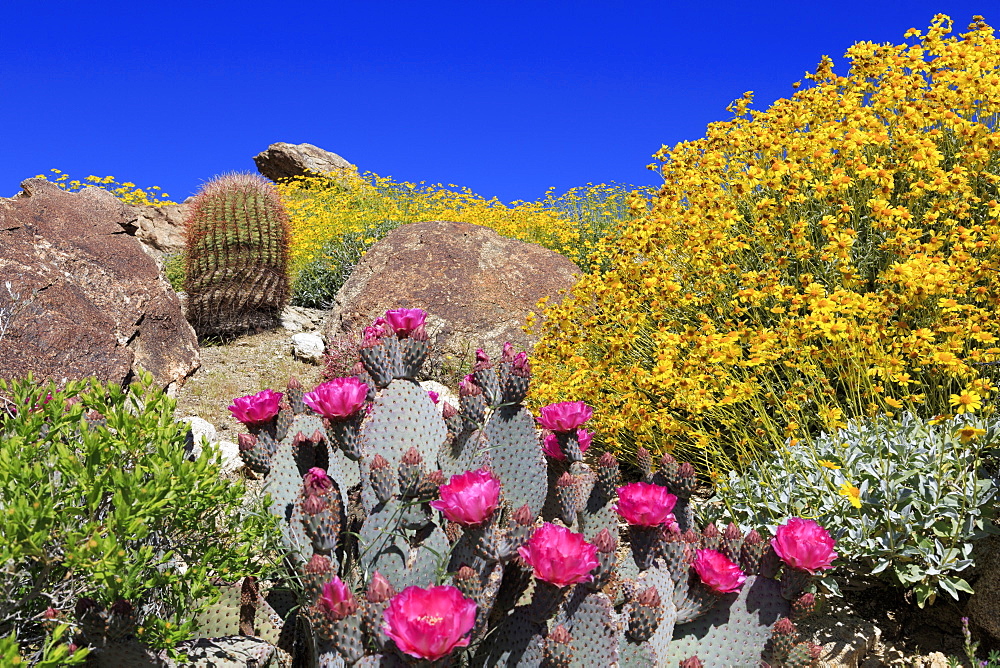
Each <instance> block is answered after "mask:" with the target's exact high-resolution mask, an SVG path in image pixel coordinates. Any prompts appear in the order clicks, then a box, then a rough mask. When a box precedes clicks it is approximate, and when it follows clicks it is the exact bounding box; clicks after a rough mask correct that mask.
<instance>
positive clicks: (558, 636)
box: [548, 624, 573, 645]
mask: <svg viewBox="0 0 1000 668" xmlns="http://www.w3.org/2000/svg"><path fill="white" fill-rule="evenodd" d="M572 639H573V637H572V636H571V635H570V634H569V631H567V630H566V627H565V626H563V625H562V624H558V625H557V626H556V627H555V628H554V629H552V633H550V634H549V635H548V640H549V642H557V643H561V644H563V645H568V644H569V642H570V641H571V640H572Z"/></svg>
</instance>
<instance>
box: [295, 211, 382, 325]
mask: <svg viewBox="0 0 1000 668" xmlns="http://www.w3.org/2000/svg"><path fill="white" fill-rule="evenodd" d="M400 224H401V223H399V222H398V221H393V220H384V221H382V222H380V223H377V224H375V225H372V226H371V227H368V228H366V229H364V230H361V231H355V232H345V233H344V234H343V236H340V237H338V238H336V239H333V240H331V241H328V242H327V243H325V244H324V245H323V248H322V250H320V252H319V253H318V254H317V256H316V258H315V259H314V260H312V261H311V262H309V263H308V264H306V265H305V266H304V267H303V268H302V270H301V271H300V272H299V273H298V274H297V275H296V277H295V281H294V282H293V284H292V304H294V305H295V306H304V307H306V308H323V309H326V308H330V306H331V305H333V299H334V297H336V296H337V292H339V291H340V288H341V287H342V286H343V285H344V283H346V282H347V279H348V278H350V276H351V272H352V271H354V268H355V267H356V266H358V262H360V261H361V258H362V257H363V256H364V254H365V252H366V251H367V250H368V249H369V248H370V247H371V246H372V244H374V243H375V242H376V241H378V240H379V239H381V238H383V237H384V236H385V235H387V234H388V233H389V232H391V231H392V230H394V229H396V228H397V227H399V226H400Z"/></svg>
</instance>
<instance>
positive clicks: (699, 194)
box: [532, 15, 1000, 472]
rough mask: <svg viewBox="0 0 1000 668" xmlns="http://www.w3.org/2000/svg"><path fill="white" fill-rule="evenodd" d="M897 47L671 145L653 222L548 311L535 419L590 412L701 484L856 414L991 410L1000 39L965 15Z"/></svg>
mask: <svg viewBox="0 0 1000 668" xmlns="http://www.w3.org/2000/svg"><path fill="white" fill-rule="evenodd" d="M906 37H907V38H915V39H913V40H911V42H912V43H909V44H902V45H888V44H873V43H868V42H866V43H858V44H855V45H854V46H853V47H851V49H850V50H849V51H848V52H847V57H848V58H849V59H850V61H851V68H850V72H849V74H848V75H847V76H838V75H836V74H834V72H833V69H832V63H831V61H830V59H828V58H824V59H823V61H822V62H821V63H820V65H819V68H818V69H817V71H816V72H815V74H809V75H807V78H808V79H809V80H810V81H811V84H810V85H808V86H806V87H803V88H802V89H800V90H798V91H797V92H796V93H795V94H794V95H793V97H792V98H791V99H780V100H778V101H777V102H775V103H774V104H773V105H772V106H771V107H770V108H769V109H767V110H766V111H763V112H759V111H751V112H748V111H747V109H748V105H749V103H750V100H751V96H750V94H747V95H745V96H744V97H743V98H742V99H741V100H738V101H737V102H735V103H734V104H733V105H732V106H731V107H730V108H729V110H730V111H731V112H732V113H733V115H734V117H733V119H732V120H730V121H728V122H720V123H713V124H711V125H709V126H708V128H707V132H706V136H705V138H703V139H699V140H696V141H688V142H682V143H680V144H678V145H677V146H675V147H674V148H673V149H667V148H666V147H664V149H663V150H661V151H660V152H659V153H658V154H657V158H658V159H659V161H660V163H662V164H660V165H659V167H658V169H659V171H660V172H661V174H662V176H663V178H664V180H665V183H664V185H663V187H662V189H661V190H660V191H659V194H658V195H657V196H656V198H655V199H654V203H653V207H652V210H651V211H650V212H649V213H648V215H645V216H643V217H642V218H640V219H638V220H636V221H634V222H633V223H631V224H630V225H628V226H626V227H625V228H624V229H623V231H621V232H620V233H618V234H615V235H612V236H611V237H609V238H608V239H606V240H605V241H604V242H602V243H601V244H600V247H599V248H598V250H597V256H599V257H603V258H604V260H605V262H606V267H607V269H606V270H604V271H599V272H596V273H595V274H593V275H590V276H586V277H584V278H583V279H582V280H581V281H580V282H579V284H578V285H577V286H576V287H575V288H574V289H573V292H572V295H570V297H569V298H567V299H566V300H565V301H563V302H562V303H561V304H559V305H557V306H554V307H550V308H548V309H547V310H546V313H545V315H546V321H545V322H544V324H543V325H542V327H541V332H542V335H543V338H542V340H541V342H540V343H539V345H538V347H537V348H536V350H535V353H534V357H533V364H534V369H535V374H534V381H533V391H532V400H533V401H534V403H535V405H540V404H545V403H549V402H553V401H560V400H567V399H582V400H585V401H587V403H589V404H590V405H592V406H593V407H594V408H595V416H594V420H595V422H596V431H597V432H598V433H599V434H601V435H603V437H604V438H605V443H604V444H603V445H604V447H605V448H606V449H609V450H612V451H615V452H618V453H620V454H624V455H626V456H628V455H631V454H634V451H635V448H636V447H637V446H638V445H645V446H646V447H648V448H650V449H651V450H653V451H654V452H656V453H662V452H667V451H674V450H675V451H678V453H679V454H680V455H683V457H685V458H693V459H696V460H700V461H702V462H703V463H705V464H707V465H708V467H709V470H712V471H715V472H718V471H719V469H722V468H730V467H736V466H739V465H740V463H741V462H743V461H746V458H748V457H751V456H752V455H754V454H755V453H760V452H763V451H768V450H772V449H774V448H775V447H778V446H779V444H782V443H784V442H786V440H787V439H792V440H793V441H794V440H797V439H808V438H811V437H813V436H815V435H816V434H817V433H819V432H820V431H824V430H825V431H828V432H829V431H832V430H833V429H835V428H836V427H839V426H842V425H843V424H844V423H845V422H846V421H847V420H849V419H850V418H852V417H855V416H862V417H863V416H873V415H876V414H890V415H892V414H898V413H902V412H903V411H910V412H912V413H914V414H917V415H923V416H934V415H936V414H942V413H948V412H952V413H971V412H977V411H978V412H982V411H984V410H989V409H990V408H989V407H990V404H991V401H992V400H993V396H994V391H995V386H994V384H993V383H992V382H991V381H990V375H991V374H995V372H996V369H997V367H996V366H994V364H995V362H996V361H997V360H998V359H1000V357H998V355H1000V348H998V347H997V346H998V343H997V341H998V336H1000V331H998V330H1000V314H998V310H997V307H998V302H1000V273H998V272H1000V222H998V221H1000V201H998V200H1000V194H998V185H1000V176H998V174H1000V132H998V129H1000V128H998V126H997V121H998V113H1000V69H998V67H1000V43H998V42H997V40H996V39H995V38H994V36H993V30H992V29H991V28H990V27H989V26H987V25H986V24H985V23H983V21H982V19H980V18H979V17H976V19H975V23H974V24H973V25H972V26H970V28H969V32H968V33H966V34H963V35H959V36H958V37H955V36H951V21H950V19H948V18H947V17H945V16H940V15H939V16H937V17H935V19H934V21H933V23H932V25H931V26H930V28H929V30H928V31H927V32H926V34H923V33H921V32H920V31H918V30H910V31H909V32H908V33H907V35H906ZM796 88H798V85H796ZM994 377H995V375H994Z"/></svg>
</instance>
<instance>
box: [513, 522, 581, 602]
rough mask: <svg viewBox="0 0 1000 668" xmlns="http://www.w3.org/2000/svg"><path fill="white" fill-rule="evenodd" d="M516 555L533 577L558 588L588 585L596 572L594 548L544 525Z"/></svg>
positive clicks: (562, 529) (573, 535)
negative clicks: (583, 583)
mask: <svg viewBox="0 0 1000 668" xmlns="http://www.w3.org/2000/svg"><path fill="white" fill-rule="evenodd" d="M517 553H518V554H519V555H520V556H521V558H522V559H524V561H525V562H527V563H528V565H529V566H531V568H532V571H533V574H534V576H535V577H536V578H538V579H539V580H544V581H545V582H549V583H551V584H554V585H555V586H557V587H565V586H567V585H571V584H576V583H578V582H590V581H591V580H592V579H593V576H592V575H591V574H590V571H592V570H594V569H595V568H597V566H598V565H599V564H598V561H597V547H596V546H594V545H591V544H590V543H588V542H587V541H586V540H584V538H583V534H580V533H573V532H572V531H570V530H569V529H567V528H565V527H561V526H559V525H557V524H551V523H549V522H546V523H545V524H543V525H542V526H540V527H538V528H537V529H535V532H534V533H533V534H532V535H531V538H530V539H529V540H528V542H527V544H526V545H524V546H523V547H520V548H518V550H517Z"/></svg>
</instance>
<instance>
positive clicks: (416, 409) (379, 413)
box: [361, 379, 448, 512]
mask: <svg viewBox="0 0 1000 668" xmlns="http://www.w3.org/2000/svg"><path fill="white" fill-rule="evenodd" d="M362 431H363V436H362V440H361V449H362V451H363V452H364V456H363V457H362V467H363V470H364V471H365V472H366V473H367V471H368V470H369V467H370V466H371V462H372V459H374V457H375V455H382V456H383V457H384V458H385V459H386V460H387V461H388V462H389V467H390V468H391V469H392V470H398V469H399V463H400V461H401V460H402V459H403V455H404V454H406V451H407V450H409V449H410V448H416V449H417V451H418V452H419V453H420V456H421V457H422V458H423V461H424V466H428V465H433V463H435V462H437V460H438V451H439V450H440V449H441V446H442V444H443V443H444V442H445V439H446V438H447V436H448V430H447V428H446V427H445V423H444V418H442V417H441V415H440V413H438V411H437V408H435V406H434V402H433V401H432V400H431V398H430V396H429V395H428V394H427V392H426V390H424V389H422V388H421V387H420V386H419V385H418V384H417V383H415V382H413V381H411V380H400V379H397V380H394V381H392V383H390V384H389V387H387V388H385V389H384V390H381V391H379V393H378V394H377V395H376V396H375V401H374V402H373V404H372V410H371V414H370V415H369V416H368V418H367V419H366V420H365V423H364V425H363V426H362ZM361 502H362V504H363V505H364V507H365V510H366V511H368V512H371V510H372V508H374V507H375V505H376V504H377V503H378V499H376V498H375V493H374V492H373V491H372V487H371V483H370V482H369V480H368V476H367V475H365V476H363V481H362V493H361Z"/></svg>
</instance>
